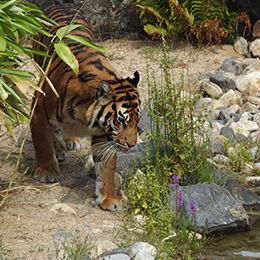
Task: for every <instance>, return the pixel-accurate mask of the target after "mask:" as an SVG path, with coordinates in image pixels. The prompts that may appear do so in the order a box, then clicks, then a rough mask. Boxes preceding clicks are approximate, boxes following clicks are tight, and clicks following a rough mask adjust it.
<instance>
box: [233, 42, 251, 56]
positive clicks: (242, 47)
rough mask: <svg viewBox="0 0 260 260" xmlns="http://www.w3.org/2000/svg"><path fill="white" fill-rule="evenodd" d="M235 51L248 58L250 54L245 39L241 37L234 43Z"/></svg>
mask: <svg viewBox="0 0 260 260" xmlns="http://www.w3.org/2000/svg"><path fill="white" fill-rule="evenodd" d="M234 50H235V51H236V52H237V53H238V54H240V55H244V56H246V55H247V53H248V43H247V40H246V39H245V38H243V37H239V38H238V39H237V40H236V41H235V43H234Z"/></svg>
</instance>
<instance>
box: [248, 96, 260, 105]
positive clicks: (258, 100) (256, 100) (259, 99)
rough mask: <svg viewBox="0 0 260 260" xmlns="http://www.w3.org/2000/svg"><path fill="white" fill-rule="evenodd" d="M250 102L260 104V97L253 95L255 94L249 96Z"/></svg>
mask: <svg viewBox="0 0 260 260" xmlns="http://www.w3.org/2000/svg"><path fill="white" fill-rule="evenodd" d="M247 100H248V102H250V103H252V104H254V105H260V98H259V97H253V96H249V97H248V98H247Z"/></svg>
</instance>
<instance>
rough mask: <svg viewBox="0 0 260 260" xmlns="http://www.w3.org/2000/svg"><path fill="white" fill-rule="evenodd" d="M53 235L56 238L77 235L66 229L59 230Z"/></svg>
mask: <svg viewBox="0 0 260 260" xmlns="http://www.w3.org/2000/svg"><path fill="white" fill-rule="evenodd" d="M52 237H53V239H54V240H58V239H65V238H75V236H74V235H72V234H71V233H68V232H64V231H59V232H57V233H55V234H54V235H53V236H52Z"/></svg>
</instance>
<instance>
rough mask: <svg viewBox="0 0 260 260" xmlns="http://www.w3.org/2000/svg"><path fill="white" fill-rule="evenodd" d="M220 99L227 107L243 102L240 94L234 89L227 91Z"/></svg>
mask: <svg viewBox="0 0 260 260" xmlns="http://www.w3.org/2000/svg"><path fill="white" fill-rule="evenodd" d="M219 101H221V102H223V103H224V104H225V108H227V107H229V106H231V105H234V104H239V105H240V104H241V100H240V98H239V96H238V95H237V94H236V92H235V91H234V90H233V89H230V90H229V91H228V92H227V93H225V94H224V95H223V96H222V97H220V99H219Z"/></svg>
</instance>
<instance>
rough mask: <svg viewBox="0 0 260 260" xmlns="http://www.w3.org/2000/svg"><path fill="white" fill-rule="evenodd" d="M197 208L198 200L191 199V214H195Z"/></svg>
mask: <svg viewBox="0 0 260 260" xmlns="http://www.w3.org/2000/svg"><path fill="white" fill-rule="evenodd" d="M195 210H196V202H195V201H194V200H192V201H190V214H191V215H193V214H194V213H195Z"/></svg>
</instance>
